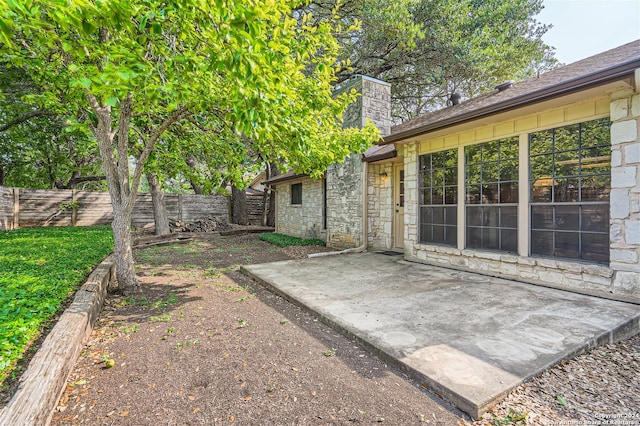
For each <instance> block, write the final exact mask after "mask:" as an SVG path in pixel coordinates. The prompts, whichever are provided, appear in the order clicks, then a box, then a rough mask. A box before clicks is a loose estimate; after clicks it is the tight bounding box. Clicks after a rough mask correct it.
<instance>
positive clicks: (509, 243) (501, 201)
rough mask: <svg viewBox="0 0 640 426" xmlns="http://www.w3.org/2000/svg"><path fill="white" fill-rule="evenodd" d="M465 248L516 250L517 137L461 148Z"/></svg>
mask: <svg viewBox="0 0 640 426" xmlns="http://www.w3.org/2000/svg"><path fill="white" fill-rule="evenodd" d="M464 156H465V179H466V181H465V184H466V197H465V200H466V240H467V241H466V246H467V248H479V249H489V250H501V251H509V252H516V251H517V250H518V138H517V137H513V138H506V139H500V140H495V141H491V142H485V143H482V144H479V145H472V146H467V147H465V150H464Z"/></svg>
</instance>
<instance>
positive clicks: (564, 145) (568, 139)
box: [553, 124, 580, 152]
mask: <svg viewBox="0 0 640 426" xmlns="http://www.w3.org/2000/svg"><path fill="white" fill-rule="evenodd" d="M578 129H579V125H578V124H574V125H571V126H564V127H559V128H557V129H555V130H554V132H555V134H554V138H555V139H554V148H553V149H554V150H555V151H556V152H560V151H570V150H574V149H578V146H579V141H580V132H579V130H578Z"/></svg>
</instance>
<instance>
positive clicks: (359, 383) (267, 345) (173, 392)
mask: <svg viewBox="0 0 640 426" xmlns="http://www.w3.org/2000/svg"><path fill="white" fill-rule="evenodd" d="M318 250H326V249H324V248H322V247H297V248H287V249H280V248H277V247H275V246H272V245H270V244H268V243H264V242H262V241H260V240H259V239H258V237H257V235H255V234H253V235H243V236H233V237H219V236H207V237H203V236H200V237H198V239H197V241H195V242H192V243H189V244H179V245H172V246H163V247H152V248H147V249H143V250H137V251H136V261H137V264H138V277H139V279H140V281H141V283H142V288H143V293H142V294H140V295H138V296H136V297H128V298H124V297H122V296H116V295H110V296H109V297H108V298H107V301H106V305H105V308H104V309H103V311H102V314H101V316H100V318H99V320H98V323H97V324H96V327H95V330H94V332H93V334H92V335H91V338H90V341H89V342H88V344H87V345H86V347H85V349H84V351H83V352H82V355H81V357H80V359H79V360H78V363H77V365H76V367H75V369H74V371H73V373H72V374H71V377H70V379H69V382H68V385H67V388H66V391H65V393H64V395H63V396H62V398H61V400H60V402H59V407H58V409H57V410H56V412H55V413H54V417H53V423H52V424H53V425H69V424H72V425H79V424H83V425H152V424H158V425H196V424H239V425H289V424H295V425H325V424H340V425H345V424H388V425H410V424H429V425H458V424H464V425H468V424H471V422H470V419H469V418H468V417H466V416H465V415H464V414H463V413H461V412H460V411H458V410H456V409H455V408H452V407H451V406H449V405H447V404H446V403H444V402H442V401H441V400H440V399H438V398H437V397H436V396H433V395H431V394H429V393H428V392H425V391H424V390H423V389H421V388H420V387H419V386H417V385H416V384H415V383H412V382H411V381H410V380H408V379H407V378H406V377H405V376H403V374H402V373H400V372H398V371H396V370H394V369H392V368H390V367H389V366H387V365H385V364H384V363H383V362H381V361H380V360H379V359H378V358H376V357H375V356H374V355H371V354H370V353H369V352H367V351H366V350H364V349H363V348H362V347H361V346H359V345H358V344H356V343H354V342H352V341H351V340H349V339H347V338H345V337H343V336H342V335H340V334H338V333H337V332H335V331H333V330H332V329H330V328H329V327H327V326H325V325H324V324H322V323H321V322H319V321H318V320H317V319H316V318H315V317H313V316H312V315H310V314H308V313H306V312H304V311H303V310H301V309H299V308H298V307H296V306H294V305H292V304H290V303H288V302H287V301H285V300H283V299H282V298H280V297H278V296H275V295H273V294H271V293H270V292H268V291H266V290H265V289H263V288H262V287H260V286H259V285H257V284H256V283H254V282H253V281H251V280H250V279H248V278H247V277H245V276H244V275H242V274H241V273H240V272H239V271H238V267H239V265H241V264H250V263H263V262H272V261H278V260H287V259H292V258H296V257H305V256H306V255H307V254H308V253H310V252H312V251H318ZM624 345H626V346H624ZM618 348H619V350H618ZM601 352H602V353H601V354H600V355H599V353H598V352H595V351H594V352H592V353H591V354H587V356H591V357H592V358H593V357H595V360H594V359H587V360H586V361H584V356H583V357H582V358H580V357H579V358H578V361H579V360H580V359H583V361H579V362H582V363H583V364H578V367H575V368H573V369H572V368H570V367H571V365H570V364H569V365H568V366H567V365H566V364H565V365H562V366H558V367H556V368H554V369H553V370H550V373H545V374H547V376H549V377H550V378H547V379H545V377H541V378H539V379H535V380H534V381H532V382H531V383H530V384H527V385H523V386H521V387H519V388H518V389H516V390H515V391H514V392H513V393H512V394H511V395H510V396H509V397H508V398H507V400H506V401H505V403H503V404H501V405H500V406H498V407H496V409H495V411H494V412H493V413H488V414H487V415H485V417H484V418H483V419H482V420H480V421H478V422H475V424H477V425H480V424H504V425H507V424H525V420H519V419H522V418H523V415H524V414H528V420H527V421H526V422H527V423H526V424H552V423H549V421H551V420H553V421H558V420H569V419H576V418H577V419H579V418H580V416H581V411H580V410H581V409H582V408H583V406H584V405H585V404H586V405H587V406H588V405H589V404H591V403H592V401H596V400H597V401H598V404H600V405H603V406H604V407H605V410H606V408H607V404H609V399H607V398H609V396H608V394H611V395H610V397H611V398H618V399H620V398H623V399H625V401H626V402H625V403H627V404H635V403H636V402H638V401H637V400H634V398H638V397H637V395H638V390H639V389H638V382H637V377H638V374H640V341H639V340H638V339H637V338H636V339H635V340H631V341H628V342H624V343H623V344H621V345H618V346H615V345H611V347H607V348H605V349H603V350H601ZM621 352H624V354H622V355H620V353H621ZM612 354H613V355H612ZM605 358H606V359H605ZM612 359H613V360H615V363H613V364H611V363H609V364H607V362H608V360H612ZM110 360H113V361H110ZM572 362H573V361H572ZM585 363H586V364H585ZM111 364H113V366H112V367H110V368H107V366H108V365H111ZM581 365H582V366H587V367H590V368H592V369H593V368H595V369H596V372H599V373H601V372H602V369H603V368H604V369H605V373H606V374H604V375H602V374H601V375H600V376H602V377H605V381H606V378H609V380H608V382H607V384H604V385H603V384H602V383H598V382H596V383H595V384H594V386H592V387H593V389H592V390H591V391H590V392H595V393H596V394H595V395H594V396H592V395H587V396H586V400H584V401H581V400H579V398H577V397H574V395H578V394H579V393H580V394H581V391H580V389H581V388H580V386H579V385H578V386H577V390H576V383H580V380H586V382H587V385H588V384H589V383H592V384H593V383H594V382H592V381H591V380H590V379H589V378H590V377H591V376H590V375H592V374H595V373H593V371H589V372H588V374H587V373H585V372H584V368H582V367H581ZM623 367H624V368H623ZM614 369H617V370H624V369H626V373H625V374H626V375H625V374H622V375H618V376H619V377H620V379H619V380H618V379H617V378H616V377H618V376H615V374H614V373H615V372H614V371H612V370H614ZM581 371H582V372H581ZM585 374H586V376H585ZM611 374H614V376H611ZM616 374H617V373H616ZM600 376H598V377H600ZM585 377H586V379H585ZM612 377H613V378H612ZM634 377H635V378H634ZM545 380H547V381H546V382H545ZM613 380H615V381H616V385H617V388H615V389H614V390H610V387H609V386H610V383H609V382H612V381H613ZM554 386H555V387H554ZM602 386H604V387H602ZM619 388H622V390H619ZM571 392H573V393H571ZM633 395H636V396H635V397H634V396H633ZM557 396H561V397H562V398H563V399H562V400H561V401H560V400H558V398H557ZM565 398H566V401H565ZM589 398H591V399H589ZM583 399H584V398H583ZM559 401H560V402H565V404H566V405H564V404H561V403H559ZM581 404H582V405H581ZM639 405H640V402H639ZM633 406H634V405H629V407H633ZM637 406H638V405H636V407H637ZM636 411H637V410H636ZM630 412H631V413H633V412H634V411H633V409H632V410H631V411H630ZM612 414H614V413H612ZM627 420H633V419H632V418H627ZM636 420H640V419H636ZM556 424H559V423H556ZM594 424H595V423H594ZM629 424H637V423H629Z"/></svg>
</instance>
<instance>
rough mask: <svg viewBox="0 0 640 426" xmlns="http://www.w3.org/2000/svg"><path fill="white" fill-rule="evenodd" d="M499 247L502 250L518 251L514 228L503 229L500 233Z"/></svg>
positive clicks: (516, 235)
mask: <svg viewBox="0 0 640 426" xmlns="http://www.w3.org/2000/svg"><path fill="white" fill-rule="evenodd" d="M500 243H501V244H502V247H501V249H502V250H503V251H511V252H514V253H515V252H517V251H518V231H517V230H515V229H503V230H502V231H501V233H500Z"/></svg>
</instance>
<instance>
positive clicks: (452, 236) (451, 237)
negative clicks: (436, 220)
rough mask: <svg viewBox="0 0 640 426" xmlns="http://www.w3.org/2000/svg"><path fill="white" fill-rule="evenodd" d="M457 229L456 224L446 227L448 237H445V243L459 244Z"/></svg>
mask: <svg viewBox="0 0 640 426" xmlns="http://www.w3.org/2000/svg"><path fill="white" fill-rule="evenodd" d="M457 229H458V228H456V227H455V226H448V227H447V228H446V230H445V231H446V238H445V243H446V244H449V245H451V246H455V245H457V244H458V234H457Z"/></svg>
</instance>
